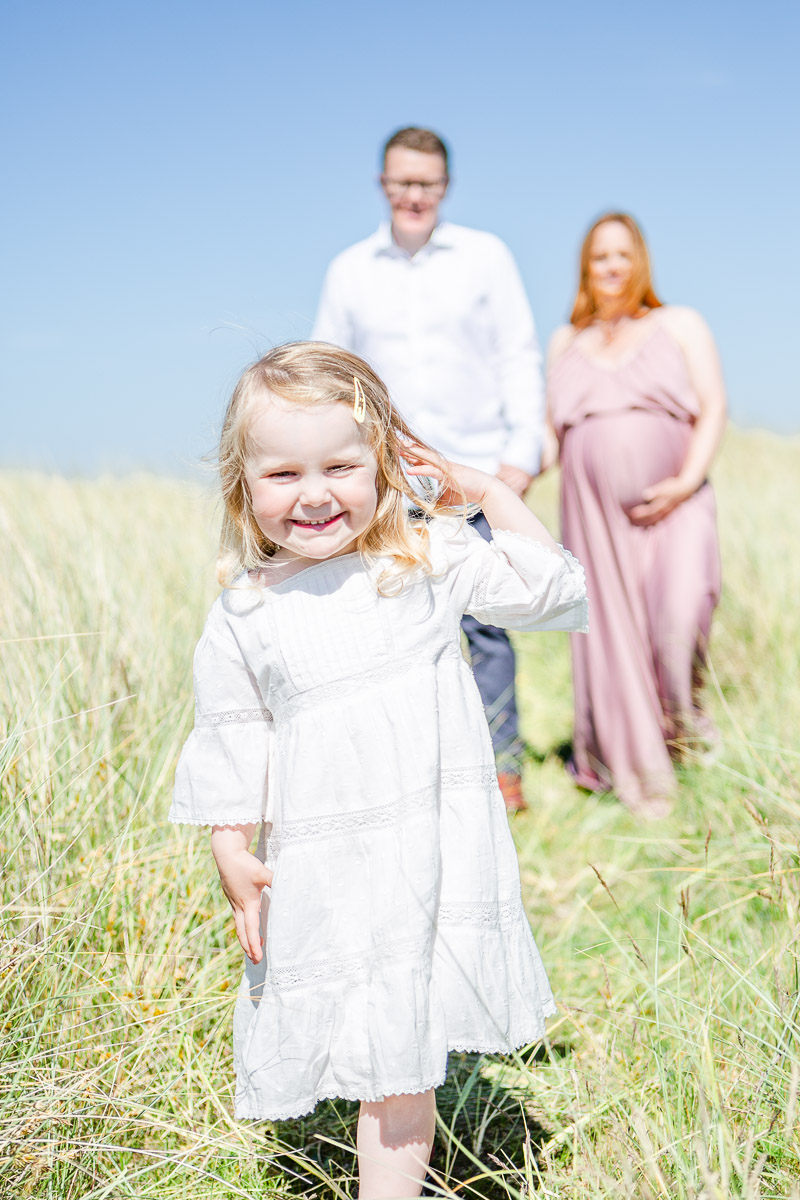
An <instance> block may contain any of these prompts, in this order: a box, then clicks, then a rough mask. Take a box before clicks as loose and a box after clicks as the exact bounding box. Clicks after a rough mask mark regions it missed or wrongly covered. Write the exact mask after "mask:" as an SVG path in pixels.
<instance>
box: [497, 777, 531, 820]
mask: <svg viewBox="0 0 800 1200" xmlns="http://www.w3.org/2000/svg"><path fill="white" fill-rule="evenodd" d="M497 782H498V783H499V784H500V791H501V792H502V793H503V799H504V800H505V802H506V812H510V813H518V812H525V811H526V809H527V807H528V805H527V804H526V803H525V797H524V796H523V794H522V780H521V779H520V777H519V775H517V774H516V773H515V772H514V771H501V772H500V774H499V775H498V776H497Z"/></svg>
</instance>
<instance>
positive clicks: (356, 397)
mask: <svg viewBox="0 0 800 1200" xmlns="http://www.w3.org/2000/svg"><path fill="white" fill-rule="evenodd" d="M366 415H367V397H366V396H365V395H364V389H363V387H362V386H361V384H360V383H359V381H358V378H357V376H355V375H354V376H353V420H354V421H358V423H359V425H362V424H363V422H364V417H365V416H366Z"/></svg>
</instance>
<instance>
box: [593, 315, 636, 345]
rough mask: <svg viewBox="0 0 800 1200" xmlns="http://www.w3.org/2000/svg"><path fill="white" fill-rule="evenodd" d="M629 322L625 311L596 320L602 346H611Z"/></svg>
mask: <svg viewBox="0 0 800 1200" xmlns="http://www.w3.org/2000/svg"><path fill="white" fill-rule="evenodd" d="M629 322H630V317H629V316H628V315H627V314H626V313H622V314H621V315H620V316H618V317H611V318H610V319H609V320H607V321H600V320H598V321H597V325H598V326H599V328H600V340H601V342H602V343H603V345H604V346H613V344H614V342H615V341H616V340H617V338H618V337H619V335H620V333H621V332H622V330H623V329H627V327H628V324H629Z"/></svg>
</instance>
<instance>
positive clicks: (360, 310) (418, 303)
mask: <svg viewBox="0 0 800 1200" xmlns="http://www.w3.org/2000/svg"><path fill="white" fill-rule="evenodd" d="M313 337H314V339H315V340H318V341H324V342H333V343H334V344H335V345H337V346H342V347H344V348H345V349H347V350H352V351H353V352H354V353H355V354H359V355H360V356H361V357H362V358H365V359H366V360H367V362H369V364H370V365H371V366H372V367H373V368H374V369H375V370H376V371H377V373H378V374H379V375H380V376H381V378H382V379H383V381H384V382H385V383H386V384H387V386H388V388H389V393H390V395H391V397H392V400H393V401H394V403H395V404H396V405H397V407H398V408H399V410H400V412H401V413H402V414H403V416H404V417H405V418H406V420H407V421H408V423H409V425H410V426H411V427H412V429H413V430H414V431H415V432H416V433H418V434H419V435H420V437H422V438H423V439H424V440H425V441H427V442H429V443H430V444H431V445H432V446H434V447H435V448H436V449H437V450H439V451H440V453H442V454H444V455H445V456H446V457H447V458H451V459H454V460H455V461H456V462H462V463H466V464H468V465H470V466H474V467H479V468H480V469H481V470H483V471H489V472H490V473H492V474H494V473H495V472H496V471H497V468H498V467H499V465H500V463H508V465H509V466H514V467H519V468H521V469H522V470H523V471H527V472H528V474H534V473H535V471H536V470H537V468H538V465H539V456H540V451H541V444H542V434H543V427H544V392H543V386H542V370H541V365H542V356H541V352H540V350H539V344H538V341H537V338H536V330H535V327H534V323H533V316H532V314H531V310H530V305H529V304H528V299H527V297H526V295H525V289H524V287H523V285H522V280H521V279H520V275H519V271H518V270H517V266H516V263H515V262H514V259H513V258H512V256H511V252H510V250H509V249H508V247H507V246H506V245H505V244H504V243H503V242H501V241H500V239H499V238H497V237H495V236H494V234H491V233H484V232H482V231H480V230H477V229H467V228H465V227H464V226H462V225H451V224H450V223H449V222H443V223H441V224H440V225H437V227H436V228H435V229H434V231H433V233H432V235H431V237H430V239H429V240H428V242H427V243H426V244H425V245H424V246H423V247H422V249H421V250H418V251H417V253H416V254H414V255H413V256H410V255H408V254H407V253H406V252H405V251H404V250H401V249H400V247H399V246H398V245H397V244H396V243H395V242H394V240H393V238H392V234H391V227H390V225H389V224H388V223H386V224H383V225H381V226H380V228H379V229H378V231H377V232H376V233H374V234H373V235H372V236H371V237H368V238H365V240H364V241H362V242H357V243H356V244H355V245H354V246H350V247H349V248H348V249H347V250H344V251H343V252H342V253H341V254H339V255H337V257H336V258H335V259H334V260H333V262H332V263H331V265H330V267H329V268H328V272H327V275H326V277H325V283H324V286H323V290H322V297H321V299H320V305H319V310H318V312H317V319H316V322H315V324H314V332H313Z"/></svg>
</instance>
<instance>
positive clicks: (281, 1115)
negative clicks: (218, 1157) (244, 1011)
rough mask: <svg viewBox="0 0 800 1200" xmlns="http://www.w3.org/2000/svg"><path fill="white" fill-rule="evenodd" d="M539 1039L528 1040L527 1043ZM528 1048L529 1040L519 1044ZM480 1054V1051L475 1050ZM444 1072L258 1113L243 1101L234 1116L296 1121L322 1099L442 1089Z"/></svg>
mask: <svg viewBox="0 0 800 1200" xmlns="http://www.w3.org/2000/svg"><path fill="white" fill-rule="evenodd" d="M533 1040H538V1039H530V1041H533ZM521 1044H523V1045H526V1046H527V1045H529V1044H530V1043H529V1041H526V1042H524V1043H521ZM449 1048H450V1049H451V1050H459V1049H460V1047H457V1046H451V1047H449ZM478 1053H481V1051H478ZM446 1076H447V1072H446V1070H445V1071H440V1072H438V1073H437V1074H436V1075H432V1076H431V1078H430V1079H428V1080H427V1081H424V1080H423V1081H422V1082H420V1080H419V1078H415V1079H408V1080H397V1079H393V1080H392V1083H391V1088H388V1087H387V1088H386V1090H385V1091H382V1092H381V1091H376V1090H375V1089H374V1088H369V1087H366V1086H364V1087H360V1088H358V1087H357V1088H338V1089H337V1090H336V1091H335V1092H328V1091H320V1092H315V1093H314V1095H313V1096H309V1097H308V1099H307V1100H298V1102H297V1105H293V1106H292V1107H291V1108H272V1107H270V1108H269V1111H266V1110H261V1109H259V1108H258V1106H257V1105H255V1104H247V1103H245V1102H244V1101H243V1100H238V1099H237V1102H236V1116H237V1117H238V1118H239V1119H240V1120H245V1121H248V1120H249V1121H296V1120H298V1119H299V1118H300V1117H305V1116H308V1114H309V1113H310V1112H313V1111H314V1109H315V1108H316V1107H317V1105H318V1104H320V1103H321V1102H322V1101H323V1100H361V1101H362V1102H363V1103H365V1104H376V1103H379V1102H380V1101H381V1100H385V1099H386V1097H387V1096H401V1095H402V1096H417V1095H419V1093H420V1092H429V1091H430V1090H431V1088H438V1087H441V1086H442V1084H443V1083H444V1081H445V1078H446Z"/></svg>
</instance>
